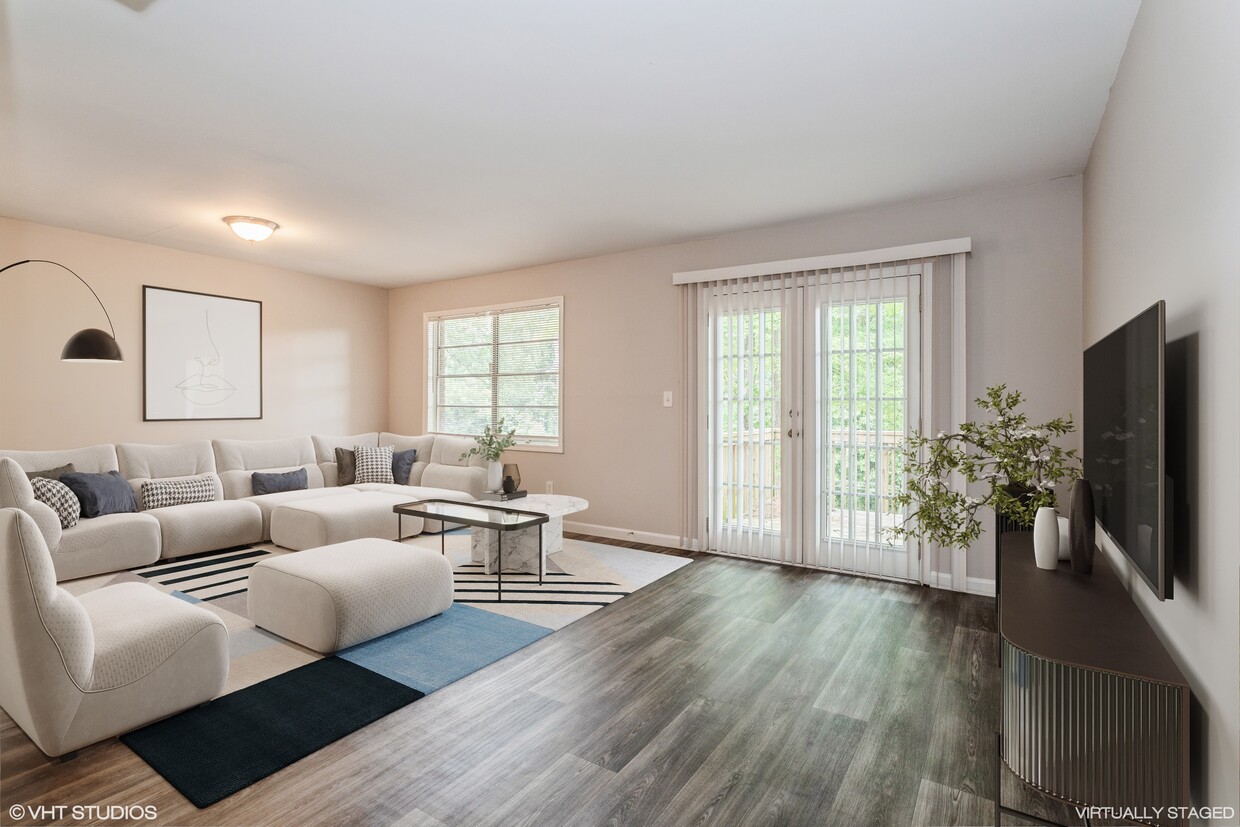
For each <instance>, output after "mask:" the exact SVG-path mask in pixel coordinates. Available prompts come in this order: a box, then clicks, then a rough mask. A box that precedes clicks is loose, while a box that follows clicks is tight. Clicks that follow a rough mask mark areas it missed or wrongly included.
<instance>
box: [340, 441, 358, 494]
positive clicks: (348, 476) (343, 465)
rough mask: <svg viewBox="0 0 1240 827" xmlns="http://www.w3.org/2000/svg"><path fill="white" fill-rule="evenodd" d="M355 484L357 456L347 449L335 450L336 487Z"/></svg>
mask: <svg viewBox="0 0 1240 827" xmlns="http://www.w3.org/2000/svg"><path fill="white" fill-rule="evenodd" d="M355 482H357V455H356V454H354V453H353V452H352V451H350V450H349V449H348V448H337V449H336V485H352V484H353V483H355Z"/></svg>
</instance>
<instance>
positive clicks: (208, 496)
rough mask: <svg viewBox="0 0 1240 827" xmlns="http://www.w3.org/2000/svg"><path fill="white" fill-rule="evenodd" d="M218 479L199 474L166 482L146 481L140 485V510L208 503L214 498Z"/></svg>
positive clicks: (212, 475) (209, 475)
mask: <svg viewBox="0 0 1240 827" xmlns="http://www.w3.org/2000/svg"><path fill="white" fill-rule="evenodd" d="M218 484H219V479H218V477H216V476H215V474H201V475H199V476H196V477H180V478H174V479H167V480H146V481H144V482H143V483H142V510H143V511H150V510H151V509H153V508H168V507H169V506H174V505H186V504H187V503H209V502H211V501H212V500H214V499H215V497H216V491H217V486H218Z"/></svg>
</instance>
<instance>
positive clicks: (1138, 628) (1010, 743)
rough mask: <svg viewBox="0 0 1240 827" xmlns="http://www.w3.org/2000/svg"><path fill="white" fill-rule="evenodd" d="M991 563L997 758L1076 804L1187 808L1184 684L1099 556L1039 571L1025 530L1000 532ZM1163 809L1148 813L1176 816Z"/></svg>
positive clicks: (1186, 697)
mask: <svg viewBox="0 0 1240 827" xmlns="http://www.w3.org/2000/svg"><path fill="white" fill-rule="evenodd" d="M998 565H999V571H998V578H997V583H998V587H999V588H998V601H999V613H998V614H999V646H1000V655H999V657H1000V661H999V662H1000V673H1001V721H1000V727H1001V732H1000V738H999V751H1000V755H1001V758H1002V760H1003V762H1004V763H1005V764H1006V765H1007V766H1008V768H1009V769H1011V771H1012V772H1013V773H1015V774H1016V775H1017V776H1018V777H1019V778H1021V779H1022V780H1023V781H1025V782H1026V783H1028V784H1030V785H1032V786H1033V787H1036V788H1037V789H1039V790H1042V791H1044V792H1046V793H1049V794H1051V795H1053V796H1055V797H1057V798H1060V799H1063V800H1065V801H1067V802H1070V803H1072V804H1076V805H1094V806H1100V807H1120V808H1126V809H1128V808H1130V809H1129V811H1130V812H1132V813H1136V814H1138V816H1140V815H1141V814H1150V813H1153V812H1154V808H1156V807H1162V808H1168V807H1174V808H1181V807H1187V806H1188V804H1189V796H1188V766H1189V762H1188V756H1189V752H1188V708H1189V687H1188V682H1187V681H1186V680H1185V679H1184V676H1183V675H1182V674H1181V673H1180V670H1179V669H1178V668H1177V667H1176V665H1175V663H1174V662H1173V661H1172V660H1171V657H1170V656H1169V655H1168V654H1167V651H1166V649H1164V648H1163V645H1162V643H1161V642H1160V641H1159V640H1158V637H1157V636H1156V635H1155V634H1154V632H1153V630H1152V629H1151V628H1150V626H1149V624H1148V623H1147V622H1146V620H1145V617H1144V616H1143V615H1142V614H1141V612H1140V610H1139V609H1138V608H1137V606H1136V604H1135V603H1133V601H1132V598H1131V597H1130V596H1129V594H1128V592H1127V591H1126V590H1125V589H1124V587H1123V585H1122V584H1121V582H1120V580H1119V578H1118V577H1117V576H1116V574H1115V572H1114V571H1113V570H1112V568H1111V565H1110V563H1109V562H1108V560H1107V559H1106V557H1105V556H1104V555H1103V554H1101V553H1098V554H1097V555H1096V556H1095V558H1094V570H1093V573H1092V574H1089V575H1081V574H1077V573H1075V572H1073V571H1072V569H1071V567H1070V566H1069V565H1068V564H1067V563H1066V562H1061V563H1060V564H1059V567H1058V569H1056V570H1055V571H1048V570H1043V569H1039V568H1038V567H1037V566H1036V565H1035V564H1034V560H1033V540H1032V534H1029V533H1028V532H1009V533H1005V534H1003V536H1002V538H1001V539H1000V544H999V555H998ZM1140 588H1144V585H1141V586H1140ZM999 809H1002V810H1003V811H1005V812H1011V811H1009V810H1007V808H1005V807H1001V803H1000V802H996V810H997V811H998V810H999ZM1166 812H1167V811H1166V810H1164V812H1163V816H1162V818H1161V819H1148V820H1149V821H1151V822H1156V823H1160V824H1178V823H1181V821H1180V820H1178V819H1168V818H1167V817H1166ZM1142 820H1147V819H1142ZM997 821H998V812H996V823H997Z"/></svg>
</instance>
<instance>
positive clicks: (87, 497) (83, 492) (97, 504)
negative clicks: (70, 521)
mask: <svg viewBox="0 0 1240 827" xmlns="http://www.w3.org/2000/svg"><path fill="white" fill-rule="evenodd" d="M60 481H61V482H63V483H64V484H65V485H67V486H69V489H70V490H71V491H73V493H74V495H76V496H77V498H78V500H79V501H80V502H81V503H82V516H83V517H86V518H91V517H101V516H103V515H104V514H129V513H132V512H136V511H137V510H138V499H137V498H136V497H135V496H134V493H133V488H131V487H130V486H129V480H127V479H125V478H124V477H122V476H121V475H120V472H119V471H108V472H107V473H103V474H85V473H82V472H80V471H79V472H74V473H72V474H62V475H61V477H60Z"/></svg>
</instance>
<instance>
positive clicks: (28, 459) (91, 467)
mask: <svg viewBox="0 0 1240 827" xmlns="http://www.w3.org/2000/svg"><path fill="white" fill-rule="evenodd" d="M0 457H9V458H10V459H12V460H13V461H14V462H16V463H17V464H18V465H20V466H21V467H22V470H24V471H38V470H41V469H43V468H55V467H56V466H58V465H64V464H66V463H70V462H71V463H73V464H74V466H76V467H75V469H74V470H76V471H83V472H86V473H89V474H98V473H102V472H103V471H118V470H120V466H118V465H117V463H116V446H114V445H91V446H89V447H86V448H68V449H65V450H63V451H9V450H4V449H0Z"/></svg>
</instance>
